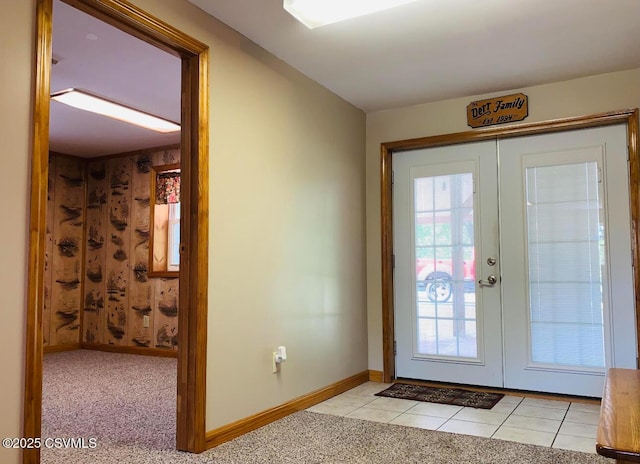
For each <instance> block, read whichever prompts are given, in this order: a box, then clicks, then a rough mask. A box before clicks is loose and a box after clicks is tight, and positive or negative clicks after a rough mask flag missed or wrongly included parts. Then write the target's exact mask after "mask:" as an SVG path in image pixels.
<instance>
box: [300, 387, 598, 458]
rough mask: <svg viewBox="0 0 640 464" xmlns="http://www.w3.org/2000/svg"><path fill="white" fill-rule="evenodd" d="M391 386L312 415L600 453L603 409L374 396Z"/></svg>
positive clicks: (515, 400)
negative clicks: (475, 405) (484, 404)
mask: <svg viewBox="0 0 640 464" xmlns="http://www.w3.org/2000/svg"><path fill="white" fill-rule="evenodd" d="M389 386H390V385H389V384H383V383H376V382H367V383H365V384H362V385H360V386H358V387H356V388H353V389H351V390H349V391H347V392H345V393H342V394H341V395H338V396H334V397H333V398H330V399H328V400H327V401H324V402H323V403H319V404H317V405H315V406H312V407H311V408H309V411H313V412H318V413H323V414H333V415H337V416H345V417H354V418H357V419H365V420H372V421H377V422H387V423H390V424H397V425H404V426H408V427H420V428H424V429H431V430H440V431H443V432H452V433H462V434H466V435H477V436H481V437H491V438H499V439H501V440H509V441H517V442H520V443H529V444H533V445H540V446H550V447H553V448H563V449H568V450H573V451H583V452H586V453H595V452H596V451H595V441H596V430H597V428H598V418H599V414H600V406H599V405H595V404H585V403H574V402H569V401H557V400H547V399H535V398H525V397H521V396H512V395H506V396H505V397H504V398H502V400H500V402H499V403H498V404H496V405H495V406H494V407H493V408H492V409H475V408H466V407H461V406H451V405H447V404H437V403H424V402H420V401H409V400H400V399H395V398H384V397H379V396H374V395H375V393H378V392H379V391H382V390H384V389H385V388H388V387H389Z"/></svg>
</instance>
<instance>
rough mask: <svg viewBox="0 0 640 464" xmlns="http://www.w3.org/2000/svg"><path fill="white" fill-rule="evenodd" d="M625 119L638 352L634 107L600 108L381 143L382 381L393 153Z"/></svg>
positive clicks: (389, 376)
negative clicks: (572, 115)
mask: <svg viewBox="0 0 640 464" xmlns="http://www.w3.org/2000/svg"><path fill="white" fill-rule="evenodd" d="M623 123H626V124H627V144H628V156H629V173H630V175H629V195H630V200H629V202H630V205H629V207H630V212H631V245H632V253H633V287H634V290H635V319H636V345H637V346H638V352H639V353H640V153H639V147H638V139H639V137H640V136H639V125H638V109H637V108H636V109H629V110H622V111H615V112H610V113H601V114H596V115H592V116H582V117H575V118H565V119H556V120H552V121H545V122H540V123H531V124H519V125H514V126H507V127H503V128H496V129H483V130H477V131H467V132H458V133H454V134H446V135H436V136H433V137H423V138H417V139H409V140H398V141H394V142H386V143H382V144H381V152H380V182H381V186H380V187H381V188H380V191H381V227H382V231H381V232H382V233H381V237H382V356H383V381H384V382H387V383H388V382H391V381H392V380H393V379H394V378H395V370H396V366H395V355H394V336H395V327H394V316H393V310H394V308H393V211H392V189H391V179H392V172H393V154H394V153H396V152H400V151H406V150H414V149H418V148H430V147H437V146H443V145H453V144H458V143H469V142H477V141H481V140H490V139H504V138H509V137H518V136H523V135H533V134H545V133H550V132H559V131H566V130H572V129H583V128H587V127H596V126H606V125H611V124H623Z"/></svg>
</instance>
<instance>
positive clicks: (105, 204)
mask: <svg viewBox="0 0 640 464" xmlns="http://www.w3.org/2000/svg"><path fill="white" fill-rule="evenodd" d="M179 162H180V150H179V149H178V148H169V149H158V150H145V151H141V152H138V153H132V154H129V155H127V156H118V157H112V158H101V159H96V160H82V159H69V158H66V157H60V156H56V155H53V156H51V161H50V170H49V172H50V179H49V182H50V187H49V192H50V200H49V209H48V216H47V224H49V225H52V227H51V229H52V230H51V238H50V240H48V242H47V245H48V248H47V257H48V259H47V269H46V270H45V273H46V276H47V277H46V282H45V289H47V288H50V290H48V293H47V297H46V298H45V313H44V330H45V346H55V345H59V344H60V343H78V342H82V343H85V344H95V345H112V346H114V345H115V346H122V347H127V346H129V347H142V348H162V349H176V348H177V340H178V317H177V314H178V279H177V278H149V277H148V276H147V271H148V260H149V198H150V187H151V171H152V170H151V166H157V165H163V164H173V163H179ZM74 163H75V164H74ZM73 169H76V170H75V171H74V170H73ZM67 171H69V172H67ZM63 172H64V173H65V174H64V177H61V175H60V173H63ZM77 172H80V173H81V175H80V176H77V175H76V174H77ZM66 178H68V179H80V178H81V180H82V182H81V184H79V185H77V186H76V185H75V184H76V183H78V182H79V180H76V181H74V183H73V185H69V183H70V181H68V180H65V179H66ZM85 187H86V190H85ZM59 191H60V192H63V193H60V192H59ZM56 192H59V193H56ZM72 197H73V198H74V200H73V201H72V200H71V198H72ZM52 198H53V201H52ZM58 202H60V203H65V207H66V208H61V207H60V206H59V205H58ZM69 208H70V209H69ZM78 208H79V211H80V212H81V216H80V217H79V219H73V220H66V217H67V216H64V217H62V218H61V214H63V213H64V214H67V215H69V214H70V213H69V211H75V210H76V209H78ZM85 210H86V217H85V213H84V212H85ZM73 214H74V215H75V214H76V213H75V212H74V213H73ZM61 220H65V222H63V223H61V224H62V225H64V227H60V226H58V227H56V224H58V223H59V222H60V221H61ZM67 222H70V223H72V224H69V225H66V223H67ZM78 222H79V223H80V224H79V225H76V224H77V223H78ZM85 222H86V225H85V224H84V223H85ZM83 225H85V228H84V230H86V233H85V235H84V242H83V227H82V226H83ZM76 229H77V230H76ZM47 230H48V231H49V227H48V228H47ZM71 231H73V232H75V233H76V234H74V235H71ZM63 236H64V237H63ZM48 237H49V235H48ZM69 237H70V238H71V239H72V240H68V242H69V243H70V245H71V244H73V243H76V245H77V252H76V254H75V255H74V257H75V258H76V260H75V261H73V260H72V259H71V258H70V257H67V256H65V255H63V256H60V257H57V258H56V255H60V254H61V252H59V253H56V246H57V245H56V244H57V243H59V242H60V240H61V239H63V238H69ZM74 240H77V241H74ZM58 248H60V247H59V246H58ZM65 253H68V252H67V251H66V250H65ZM52 258H53V259H52ZM63 258H64V259H63ZM76 261H77V262H76ZM60 263H62V264H64V265H65V267H64V269H66V271H65V277H64V278H63V280H64V281H65V282H67V284H66V286H64V285H63V284H58V285H57V286H58V287H61V288H59V289H56V280H55V279H53V278H52V277H49V275H51V276H54V275H55V276H57V275H58V274H59V273H60V271H57V269H58V268H59V266H60ZM76 268H77V269H78V271H79V273H78V279H77V280H78V281H79V282H78V285H77V288H76V289H75V290H77V292H76V293H74V294H73V298H71V295H70V292H71V289H69V288H67V287H69V286H71V283H72V282H73V279H72V277H73V275H75V274H73V272H72V271H73V270H75V269H76ZM67 274H69V276H70V277H68V276H67ZM72 274H73V275H72ZM63 287H64V288H63ZM45 291H47V290H45ZM63 292H64V298H65V301H66V302H68V306H69V307H68V308H67V307H66V306H65V307H63V308H62V307H61V309H63V310H64V312H62V313H60V314H59V315H58V314H57V311H58V310H56V309H55V308H57V307H60V304H58V306H56V304H55V303H54V302H55V301H58V300H59V299H60V298H62V296H61V294H62V293H63ZM81 296H82V298H81ZM49 302H50V303H49ZM72 315H75V316H76V322H75V323H68V324H67V325H65V326H63V327H62V328H59V329H58V326H60V325H61V324H62V323H66V322H67V320H69V319H71V317H72ZM143 316H149V327H144V324H143ZM79 319H81V320H82V322H81V326H80V327H81V329H80V333H81V334H82V335H80V334H79V330H78V327H79V324H80V321H79ZM66 327H68V328H67V329H65V328H66ZM72 329H73V330H72ZM56 330H57V332H56ZM66 332H69V334H67V333H66ZM54 333H55V335H56V336H55V337H54V336H53V335H52V334H54ZM60 333H64V335H65V337H61V336H60V335H59V334H60ZM71 334H73V337H72V336H71Z"/></svg>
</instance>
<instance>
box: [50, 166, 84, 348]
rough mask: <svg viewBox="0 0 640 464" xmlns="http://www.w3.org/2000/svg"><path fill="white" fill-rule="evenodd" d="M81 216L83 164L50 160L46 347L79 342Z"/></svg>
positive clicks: (81, 249)
mask: <svg viewBox="0 0 640 464" xmlns="http://www.w3.org/2000/svg"><path fill="white" fill-rule="evenodd" d="M84 214H85V170H84V162H83V160H80V159H75V158H67V157H62V156H53V157H51V160H50V162H49V189H48V196H47V231H46V237H47V242H46V254H45V270H44V272H45V284H44V307H43V337H44V345H45V346H54V345H65V344H73V343H78V342H79V341H80V339H79V338H80V336H79V333H80V330H79V328H80V317H81V314H80V307H81V304H80V301H81V298H82V264H83V245H82V238H83V230H84V228H83V226H84Z"/></svg>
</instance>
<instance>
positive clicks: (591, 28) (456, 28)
mask: <svg viewBox="0 0 640 464" xmlns="http://www.w3.org/2000/svg"><path fill="white" fill-rule="evenodd" d="M189 1H190V2H191V3H193V4H194V5H196V6H198V7H200V8H201V9H203V10H204V11H206V12H207V13H209V14H211V15H213V16H215V17H216V18H218V19H219V20H220V21H223V22H224V23H226V24H228V25H229V26H231V27H232V28H234V29H235V30H237V31H238V32H240V33H241V34H243V35H245V36H246V37H248V38H249V39H251V40H252V41H254V42H255V43H257V44H258V45H260V46H262V47H263V48H265V49H266V50H268V51H270V52H271V53H273V54H274V55H276V56H277V57H279V58H280V59H282V60H283V61H285V62H287V63H289V64H290V65H291V66H293V67H294V68H296V69H298V70H299V71H301V72H302V73H303V74H305V75H307V76H308V77H310V78H311V79H313V80H315V81H316V82H318V83H320V84H322V85H323V86H325V87H327V88H328V89H330V90H332V91H333V92H334V93H336V94H338V95H340V96H341V97H342V98H344V99H345V100H347V101H349V102H351V103H352V104H353V105H355V106H357V107H358V108H361V109H363V110H364V111H377V110H384V109H389V108H396V107H401V106H406V105H414V104H418V103H425V102H431V101H438V100H445V99H448V98H455V97H464V96H468V95H477V94H483V93H489V92H497V91H504V90H510V89H517V88H520V87H526V86H531V85H537V84H543V83H548V82H555V81H562V80H567V79H574V78H578V77H584V76H590V75H595V74H603V73H608V72H613V71H622V70H627V69H633V68H638V67H640V48H639V47H638V44H640V27H638V20H639V19H640V0H482V1H478V0H416V1H414V2H411V3H407V4H404V5H400V6H397V7H395V8H391V9H388V10H384V11H379V12H376V13H372V14H368V15H366V16H361V17H358V18H352V19H348V20H345V21H341V22H337V23H334V24H329V25H325V26H321V27H316V28H314V29H309V28H308V27H306V26H305V25H303V24H302V23H300V22H298V21H297V20H296V19H295V18H294V17H293V16H291V15H290V14H289V13H288V12H287V11H285V9H284V8H283V0H233V1H230V0H189ZM318 1H319V2H320V1H322V0H318ZM357 1H366V0H344V3H354V2H357Z"/></svg>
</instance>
